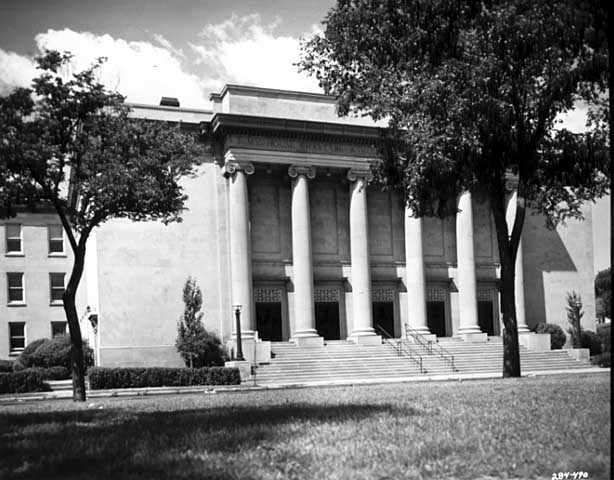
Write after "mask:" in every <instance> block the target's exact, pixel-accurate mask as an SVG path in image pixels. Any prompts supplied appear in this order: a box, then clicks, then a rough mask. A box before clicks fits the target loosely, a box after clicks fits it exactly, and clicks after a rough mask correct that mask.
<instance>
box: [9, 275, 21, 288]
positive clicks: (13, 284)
mask: <svg viewBox="0 0 614 480" xmlns="http://www.w3.org/2000/svg"><path fill="white" fill-rule="evenodd" d="M6 275H7V277H8V282H9V288H22V287H23V273H21V272H19V273H18V272H10V273H7V274H6Z"/></svg>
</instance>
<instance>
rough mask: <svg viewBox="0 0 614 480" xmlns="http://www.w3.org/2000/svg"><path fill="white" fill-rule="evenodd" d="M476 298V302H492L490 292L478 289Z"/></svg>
mask: <svg viewBox="0 0 614 480" xmlns="http://www.w3.org/2000/svg"><path fill="white" fill-rule="evenodd" d="M477 297H478V301H483V302H488V301H489V300H492V290H484V289H478V291H477Z"/></svg>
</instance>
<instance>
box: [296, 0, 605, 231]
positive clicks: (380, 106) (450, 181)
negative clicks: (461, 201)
mask: <svg viewBox="0 0 614 480" xmlns="http://www.w3.org/2000/svg"><path fill="white" fill-rule="evenodd" d="M606 22H607V12H606V6H605V4H604V2H600V1H597V0H594V1H580V0H577V1H573V0H572V1H567V0H565V1H562V0H559V1H556V0H554V1H551V0H514V1H509V0H505V1H496V0H492V1H487V2H483V1H465V2H457V1H455V0H435V1H433V0H411V1H409V0H406V1H401V0H380V1H371V0H339V1H338V2H337V5H336V7H334V8H333V9H332V10H331V11H330V12H329V13H328V15H327V17H326V18H325V20H324V25H325V30H324V34H323V35H321V36H316V37H314V38H313V39H312V40H310V41H308V42H305V43H304V44H303V59H302V61H301V63H300V67H301V68H302V69H303V70H306V71H308V72H310V73H311V74H313V75H315V76H316V77H317V79H318V80H319V82H320V84H321V86H322V87H323V88H324V90H325V92H326V93H328V94H331V95H334V96H336V97H337V98H338V100H339V109H340V113H342V114H347V113H350V112H355V113H358V114H367V115H370V116H372V117H373V118H374V119H387V120H389V122H390V123H389V125H390V130H389V134H390V138H392V139H393V140H394V141H393V142H391V143H389V144H388V148H387V150H386V152H385V153H386V155H385V158H386V160H387V162H386V163H385V164H384V165H383V168H381V170H380V180H382V181H383V182H384V183H385V184H392V185H396V186H398V187H400V188H401V189H402V190H403V191H404V193H405V198H406V200H407V203H408V204H409V206H410V207H412V209H413V210H414V211H415V212H416V213H417V214H419V215H422V214H427V215H433V214H439V215H445V214H449V213H453V211H455V205H453V204H452V203H451V202H450V199H452V198H454V197H455V196H456V195H457V194H458V193H459V192H460V191H463V190H472V191H473V190H475V189H476V187H477V186H478V185H480V188H486V189H488V190H490V191H491V192H490V193H495V194H500V193H501V192H502V191H503V189H504V186H505V181H506V178H505V176H506V173H513V174H517V175H518V176H519V194H520V195H521V196H522V198H524V199H525V200H526V202H528V205H529V206H531V207H533V208H534V209H535V210H537V211H539V212H542V213H546V214H547V215H549V217H550V219H551V220H552V222H553V223H556V222H558V221H560V220H563V219H564V218H566V217H570V216H571V217H579V216H581V212H580V205H581V203H582V202H583V201H585V200H588V199H592V198H594V197H596V196H601V195H603V194H604V193H605V192H606V189H607V186H608V175H609V170H608V162H607V158H608V157H607V152H606V150H605V148H604V147H605V145H606V142H607V133H608V132H607V129H608V127H609V117H608V111H607V84H608V72H607V66H608V59H607V55H608V53H607V30H606ZM577 102H583V103H585V104H587V105H588V106H589V107H590V113H589V127H590V130H589V131H588V132H587V133H583V134H574V133H571V132H570V131H568V130H565V129H555V127H556V126H557V124H556V122H557V115H558V114H560V113H564V112H567V111H569V110H570V109H572V108H573V107H574V105H575V104H576V103H577Z"/></svg>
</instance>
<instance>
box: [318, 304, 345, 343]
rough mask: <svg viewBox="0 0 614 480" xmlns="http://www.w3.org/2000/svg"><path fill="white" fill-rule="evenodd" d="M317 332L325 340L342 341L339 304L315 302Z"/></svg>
mask: <svg viewBox="0 0 614 480" xmlns="http://www.w3.org/2000/svg"><path fill="white" fill-rule="evenodd" d="M315 306H316V330H317V331H318V335H320V336H321V337H323V338H324V340H340V339H341V332H340V328H339V302H315Z"/></svg>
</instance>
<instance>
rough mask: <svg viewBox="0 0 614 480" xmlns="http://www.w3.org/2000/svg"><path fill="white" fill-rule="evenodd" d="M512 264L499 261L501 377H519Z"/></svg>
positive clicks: (518, 351)
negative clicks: (501, 340) (501, 323)
mask: <svg viewBox="0 0 614 480" xmlns="http://www.w3.org/2000/svg"><path fill="white" fill-rule="evenodd" d="M514 263H515V262H511V265H510V262H509V259H508V261H504V260H503V259H502V260H501V288H500V290H501V315H502V317H503V376H504V377H520V350H519V346H518V323H517V321H516V302H515V298H516V296H515V292H514V277H515V272H514Z"/></svg>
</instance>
